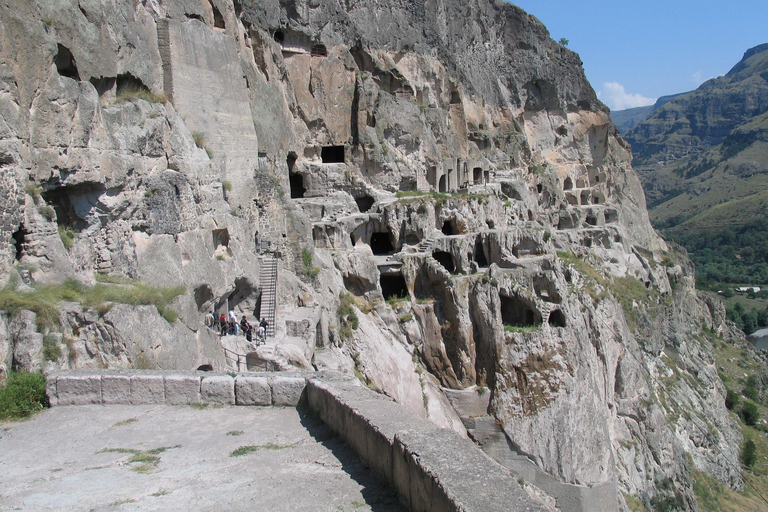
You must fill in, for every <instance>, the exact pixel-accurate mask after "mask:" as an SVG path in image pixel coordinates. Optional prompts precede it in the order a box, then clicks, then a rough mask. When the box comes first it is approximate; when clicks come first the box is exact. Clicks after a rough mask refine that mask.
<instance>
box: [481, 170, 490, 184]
mask: <svg viewBox="0 0 768 512" xmlns="http://www.w3.org/2000/svg"><path fill="white" fill-rule="evenodd" d="M483 179H484V180H485V182H486V183H488V182H489V181H491V171H483Z"/></svg>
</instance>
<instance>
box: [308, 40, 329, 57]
mask: <svg viewBox="0 0 768 512" xmlns="http://www.w3.org/2000/svg"><path fill="white" fill-rule="evenodd" d="M310 53H311V54H312V55H314V56H315V57H326V56H328V49H327V48H326V47H325V45H324V44H323V43H315V44H313V45H312V48H311V49H310Z"/></svg>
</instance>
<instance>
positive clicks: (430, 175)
mask: <svg viewBox="0 0 768 512" xmlns="http://www.w3.org/2000/svg"><path fill="white" fill-rule="evenodd" d="M436 180H437V167H435V166H434V165H431V166H430V167H429V168H428V169H427V183H429V186H430V187H434V186H435V185H437V183H436Z"/></svg>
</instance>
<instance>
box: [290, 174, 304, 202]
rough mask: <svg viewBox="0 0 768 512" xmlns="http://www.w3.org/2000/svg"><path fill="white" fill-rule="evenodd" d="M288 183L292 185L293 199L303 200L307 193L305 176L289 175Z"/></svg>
mask: <svg viewBox="0 0 768 512" xmlns="http://www.w3.org/2000/svg"><path fill="white" fill-rule="evenodd" d="M288 181H290V183H291V199H301V198H303V197H304V193H305V192H306V191H307V189H306V188H304V176H302V175H301V174H299V173H298V172H291V173H288Z"/></svg>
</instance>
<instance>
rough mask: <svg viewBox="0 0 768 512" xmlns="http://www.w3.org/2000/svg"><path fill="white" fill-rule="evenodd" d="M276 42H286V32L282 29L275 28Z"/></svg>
mask: <svg viewBox="0 0 768 512" xmlns="http://www.w3.org/2000/svg"><path fill="white" fill-rule="evenodd" d="M274 39H275V42H276V43H278V44H281V45H282V44H283V43H284V42H285V32H283V31H282V30H275V37H274Z"/></svg>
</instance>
